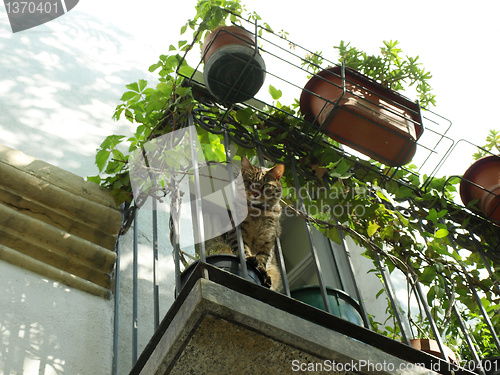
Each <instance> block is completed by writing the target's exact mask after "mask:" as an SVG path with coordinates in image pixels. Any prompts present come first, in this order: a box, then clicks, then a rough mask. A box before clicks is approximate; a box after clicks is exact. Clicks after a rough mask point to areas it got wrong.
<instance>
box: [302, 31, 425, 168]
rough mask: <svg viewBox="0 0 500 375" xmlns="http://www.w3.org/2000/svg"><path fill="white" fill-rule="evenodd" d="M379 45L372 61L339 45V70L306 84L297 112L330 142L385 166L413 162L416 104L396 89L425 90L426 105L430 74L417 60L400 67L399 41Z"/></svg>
mask: <svg viewBox="0 0 500 375" xmlns="http://www.w3.org/2000/svg"><path fill="white" fill-rule="evenodd" d="M384 43H385V48H382V49H381V50H382V57H378V58H377V57H374V56H366V54H363V53H362V52H361V51H358V50H357V49H355V48H350V49H349V48H348V45H345V44H344V42H341V43H340V46H339V47H336V48H338V49H339V51H340V61H341V62H342V64H343V65H342V66H334V67H330V68H327V69H323V70H320V71H319V72H317V74H315V75H314V76H313V77H312V78H311V79H310V80H309V81H308V82H307V84H306V85H305V87H304V89H303V91H302V94H301V97H300V109H301V112H302V114H304V117H305V119H306V120H308V121H309V122H314V123H317V124H318V125H319V127H320V129H321V131H322V132H324V133H325V134H327V135H328V136H330V137H331V138H332V139H334V140H336V141H338V142H340V143H342V144H345V145H347V146H349V147H351V148H353V149H355V150H357V151H359V152H361V153H363V154H365V155H367V156H370V157H371V158H372V159H375V160H377V161H379V162H381V163H384V164H386V165H388V166H400V165H404V164H407V163H409V162H410V161H411V160H412V158H413V155H414V154H415V151H416V143H417V141H418V139H419V138H420V136H421V135H422V132H423V126H422V118H421V114H420V105H419V104H418V103H415V102H412V101H411V100H409V99H408V98H406V97H404V96H402V95H400V94H398V93H397V92H396V91H395V90H402V89H404V86H403V83H405V82H406V81H407V80H408V81H409V82H407V84H408V85H413V84H414V83H418V84H419V86H418V87H420V88H422V87H425V90H426V93H427V95H421V99H422V100H423V101H424V102H425V103H426V104H429V103H433V100H434V99H433V98H432V97H430V96H429V95H430V94H428V91H429V87H428V83H427V80H428V79H429V78H430V75H428V74H426V73H425V72H424V71H423V70H420V69H419V68H418V67H417V66H416V65H417V64H416V63H415V62H416V60H417V58H418V57H417V58H416V59H412V58H407V60H405V61H403V62H401V61H400V60H401V57H400V56H399V52H400V50H399V49H397V48H396V46H397V44H398V42H397V41H396V42H384ZM361 56H364V57H363V58H361ZM316 60H318V59H316ZM405 62H407V63H406V64H405ZM313 68H314V69H313V70H317V69H318V68H319V66H318V65H317V64H314V65H313ZM361 71H363V73H365V74H363V73H362V72H361Z"/></svg>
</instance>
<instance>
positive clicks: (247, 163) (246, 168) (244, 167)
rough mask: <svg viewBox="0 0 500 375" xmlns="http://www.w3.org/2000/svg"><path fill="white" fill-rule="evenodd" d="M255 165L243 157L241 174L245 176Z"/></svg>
mask: <svg viewBox="0 0 500 375" xmlns="http://www.w3.org/2000/svg"><path fill="white" fill-rule="evenodd" d="M252 167H253V165H252V164H250V160H248V159H247V158H246V157H245V156H242V157H241V174H245V173H246V172H249V171H250V170H251V169H252Z"/></svg>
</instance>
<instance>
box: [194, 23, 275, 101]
mask: <svg viewBox="0 0 500 375" xmlns="http://www.w3.org/2000/svg"><path fill="white" fill-rule="evenodd" d="M202 56H203V61H204V63H205V70H204V73H203V75H204V79H205V84H206V86H207V88H208V90H209V91H210V93H211V94H212V95H213V96H215V97H216V98H217V99H219V100H221V101H222V102H223V103H239V102H244V101H246V100H248V99H251V98H253V97H254V95H255V94H257V92H258V91H259V90H260V88H261V87H262V85H263V83H264V79H265V71H266V66H265V63H264V60H263V59H262V57H261V56H260V55H259V53H258V51H257V49H256V46H255V36H254V34H252V33H250V32H249V31H247V30H245V29H243V28H241V27H239V26H221V27H219V28H217V29H215V30H214V31H212V32H211V33H210V34H209V35H208V36H207V38H206V39H205V41H204V43H203V46H202Z"/></svg>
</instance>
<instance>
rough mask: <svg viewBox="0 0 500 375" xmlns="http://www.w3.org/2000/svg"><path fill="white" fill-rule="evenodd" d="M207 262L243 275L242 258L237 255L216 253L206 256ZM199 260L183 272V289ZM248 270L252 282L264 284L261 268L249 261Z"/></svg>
mask: <svg viewBox="0 0 500 375" xmlns="http://www.w3.org/2000/svg"><path fill="white" fill-rule="evenodd" d="M206 260H207V261H206V263H208V264H211V265H212V266H215V267H218V268H220V269H222V270H224V271H227V272H230V273H232V274H234V275H238V276H241V277H242V276H243V272H242V270H241V264H240V258H239V257H238V256H236V255H231V254H216V255H209V256H207V258H206ZM198 262H199V261H196V262H194V263H192V264H190V265H189V266H188V267H187V268H186V269H185V270H184V272H182V273H181V287H180V289H182V288H183V287H184V285H185V284H186V282H187V281H188V279H189V276H191V274H192V273H193V271H194V269H195V267H196V265H197V264H198ZM247 271H248V277H249V279H250V281H251V282H253V283H255V284H259V285H264V280H263V277H262V274H261V273H260V272H259V270H258V269H257V268H256V267H255V266H253V265H251V264H250V263H248V262H247Z"/></svg>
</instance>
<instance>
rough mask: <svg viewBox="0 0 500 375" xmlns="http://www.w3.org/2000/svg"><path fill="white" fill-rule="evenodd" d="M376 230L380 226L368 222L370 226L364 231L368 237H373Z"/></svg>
mask: <svg viewBox="0 0 500 375" xmlns="http://www.w3.org/2000/svg"><path fill="white" fill-rule="evenodd" d="M378 228H380V225H378V224H376V223H373V222H370V224H368V229H367V230H366V233H367V234H368V236H370V237H373V235H374V234H375V232H377V230H378Z"/></svg>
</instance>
